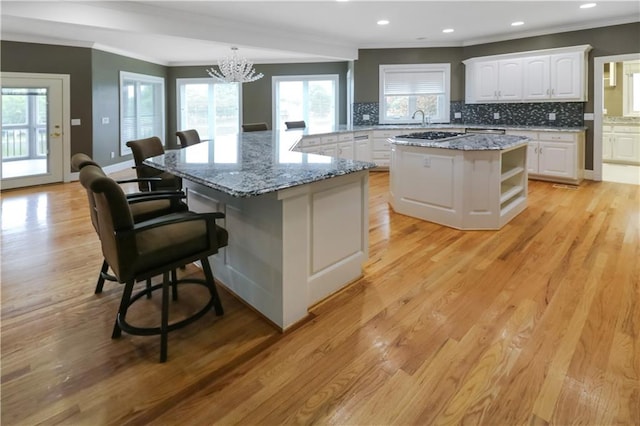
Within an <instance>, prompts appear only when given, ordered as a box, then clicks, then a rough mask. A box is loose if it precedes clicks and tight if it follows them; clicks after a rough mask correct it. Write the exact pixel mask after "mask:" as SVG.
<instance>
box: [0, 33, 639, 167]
mask: <svg viewBox="0 0 640 426" xmlns="http://www.w3.org/2000/svg"><path fill="white" fill-rule="evenodd" d="M581 44H590V45H591V46H593V50H592V51H591V52H590V54H589V59H590V60H589V94H590V98H589V101H588V102H587V103H586V105H585V111H586V112H592V111H593V90H594V85H593V58H594V57H598V56H609V55H617V54H626V53H637V52H640V23H632V24H625V25H616V26H610V27H603V28H594V29H589V30H581V31H570V32H565V33H558V34H551V35H544V36H536V37H527V38H522V39H518V40H509V41H504V42H496V43H486V44H481V45H474V46H466V47H450V48H411V49H361V50H360V51H359V58H358V60H357V61H355V63H354V102H377V101H378V67H379V65H380V64H403V63H442V62H448V63H451V65H452V68H451V71H452V75H451V99H452V101H462V100H464V65H463V64H462V61H463V60H464V59H467V58H471V57H476V56H486V55H495V54H502V53H511V52H517V51H528V50H538V49H548V48H554V47H563V46H573V45H581ZM0 61H1V62H0V64H1V69H2V71H11V72H30V73H56V74H69V75H70V76H71V118H79V119H81V121H82V125H80V126H73V127H71V154H74V153H76V152H86V153H88V154H90V155H92V156H93V157H94V159H95V160H96V161H97V162H99V163H100V164H102V165H109V164H114V163H119V162H122V161H124V160H126V159H129V158H130V156H125V157H120V149H119V146H120V141H119V140H120V137H119V98H118V96H119V72H120V71H121V70H123V71H130V72H136V73H141V74H149V75H156V76H163V77H166V81H165V84H166V90H167V98H166V102H167V105H166V111H167V121H166V132H167V133H166V135H164V139H165V141H166V142H167V145H169V146H175V144H176V141H175V136H174V135H175V132H176V130H177V129H176V117H177V114H176V84H175V80H176V79H177V78H189V77H207V74H206V72H205V68H208V67H207V66H198V67H165V66H162V65H157V64H153V63H150V62H145V61H141V60H137V59H132V58H128V57H125V56H121V55H115V54H111V53H106V52H103V51H99V50H94V49H90V48H81V47H64V46H55V45H48V44H34V43H21V42H11V41H2V42H1V56H0ZM348 66H349V63H348V62H329V63H299V64H257V65H256V66H255V68H256V70H257V71H258V72H262V73H263V74H264V75H265V76H264V78H262V79H261V80H258V81H256V82H253V83H250V84H245V85H244V86H243V111H242V114H243V122H246V123H248V122H259V121H264V122H267V123H269V124H271V116H272V108H271V78H272V77H273V76H274V75H305V74H307V75H308V74H338V75H340V105H341V108H340V112H339V113H340V115H339V117H340V122H341V123H346V117H347V108H350V107H351V106H350V105H347V101H346V93H347V90H346V74H347V70H348ZM103 117H108V118H109V124H102V118H103ZM585 124H586V125H587V126H588V127H589V130H590V131H588V132H587V159H586V166H587V168H588V169H590V168H592V167H591V164H592V162H593V134H592V133H593V132H592V130H593V129H592V126H593V122H591V121H587V122H585ZM111 152H114V153H115V158H114V159H111Z"/></svg>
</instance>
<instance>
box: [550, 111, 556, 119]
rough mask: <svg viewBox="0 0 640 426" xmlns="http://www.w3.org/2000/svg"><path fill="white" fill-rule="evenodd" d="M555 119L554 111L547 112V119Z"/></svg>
mask: <svg viewBox="0 0 640 426" xmlns="http://www.w3.org/2000/svg"><path fill="white" fill-rule="evenodd" d="M555 119H556V113H555V112H550V113H549V121H553V120H555Z"/></svg>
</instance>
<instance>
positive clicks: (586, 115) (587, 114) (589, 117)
mask: <svg viewBox="0 0 640 426" xmlns="http://www.w3.org/2000/svg"><path fill="white" fill-rule="evenodd" d="M584 119H585V120H589V121H593V120H594V117H593V113H592V112H585V113H584Z"/></svg>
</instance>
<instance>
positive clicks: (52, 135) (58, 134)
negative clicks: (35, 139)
mask: <svg viewBox="0 0 640 426" xmlns="http://www.w3.org/2000/svg"><path fill="white" fill-rule="evenodd" d="M49 136H51V137H54V138H59V137H60V136H62V133H59V132H53V133H50V134H49Z"/></svg>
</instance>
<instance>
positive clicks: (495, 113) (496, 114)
mask: <svg viewBox="0 0 640 426" xmlns="http://www.w3.org/2000/svg"><path fill="white" fill-rule="evenodd" d="M493 119H494V120H499V119H500V113H499V112H494V113H493Z"/></svg>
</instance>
